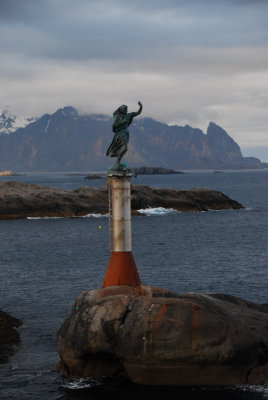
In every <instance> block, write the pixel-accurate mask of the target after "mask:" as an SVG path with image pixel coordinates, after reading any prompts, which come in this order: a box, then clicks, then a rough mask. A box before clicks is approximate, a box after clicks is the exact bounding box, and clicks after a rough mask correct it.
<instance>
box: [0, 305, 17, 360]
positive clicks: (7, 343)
mask: <svg viewBox="0 0 268 400" xmlns="http://www.w3.org/2000/svg"><path fill="white" fill-rule="evenodd" d="M20 325H21V321H20V320H18V319H17V318H14V317H12V316H11V315H9V314H7V313H6V312H4V311H1V310H0V363H3V362H5V361H7V360H8V357H9V356H11V355H12V354H13V353H14V352H15V350H16V347H17V345H18V344H19V342H20V336H19V333H18V331H17V328H18V327H19V326H20Z"/></svg>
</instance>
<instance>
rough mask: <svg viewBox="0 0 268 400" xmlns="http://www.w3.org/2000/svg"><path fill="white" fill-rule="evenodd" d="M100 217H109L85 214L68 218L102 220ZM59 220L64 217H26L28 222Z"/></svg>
mask: <svg viewBox="0 0 268 400" xmlns="http://www.w3.org/2000/svg"><path fill="white" fill-rule="evenodd" d="M102 217H109V214H94V213H92V214H86V215H80V216H79V215H78V216H73V217H70V218H102ZM60 218H66V217H46V216H45V217H26V219H29V220H39V219H60Z"/></svg>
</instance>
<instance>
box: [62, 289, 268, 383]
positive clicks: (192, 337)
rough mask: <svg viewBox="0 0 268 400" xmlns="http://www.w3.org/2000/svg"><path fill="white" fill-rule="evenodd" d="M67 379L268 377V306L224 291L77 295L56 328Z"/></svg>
mask: <svg viewBox="0 0 268 400" xmlns="http://www.w3.org/2000/svg"><path fill="white" fill-rule="evenodd" d="M58 351H59V355H60V362H59V364H58V369H59V370H60V371H61V372H63V373H64V374H65V375H66V376H68V377H76V378H81V377H92V378H98V377H101V376H107V377H118V376H126V377H127V378H128V379H130V380H131V381H133V382H135V383H138V384H142V385H176V386H226V385H243V384H256V385H259V384H265V383H267V382H268V307H266V306H264V305H258V304H255V303H252V302H249V301H246V300H243V299H240V298H237V297H234V296H230V295H226V294H201V293H186V294H177V293H173V292H170V291H168V290H165V289H161V288H156V287H150V286H140V287H138V288H134V287H130V286H114V287H107V288H103V289H96V290H90V291H86V292H83V293H81V295H80V296H78V297H77V299H76V300H75V303H74V306H73V310H72V312H71V314H70V316H69V317H68V318H67V319H66V320H65V322H64V323H63V324H62V326H61V327H60V329H59V331H58Z"/></svg>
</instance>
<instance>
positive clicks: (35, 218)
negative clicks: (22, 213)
mask: <svg viewBox="0 0 268 400" xmlns="http://www.w3.org/2000/svg"><path fill="white" fill-rule="evenodd" d="M59 218H64V217H27V218H26V219H30V220H37V219H59Z"/></svg>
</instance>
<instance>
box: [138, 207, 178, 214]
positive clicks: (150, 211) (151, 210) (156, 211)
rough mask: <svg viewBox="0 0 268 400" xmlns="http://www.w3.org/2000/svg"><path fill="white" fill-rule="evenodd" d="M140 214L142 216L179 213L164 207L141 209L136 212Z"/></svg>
mask: <svg viewBox="0 0 268 400" xmlns="http://www.w3.org/2000/svg"><path fill="white" fill-rule="evenodd" d="M137 211H138V212H139V213H140V214H144V215H148V216H150V215H166V214H171V213H179V212H180V211H177V210H174V208H164V207H155V208H151V207H148V208H141V209H140V210H137Z"/></svg>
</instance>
